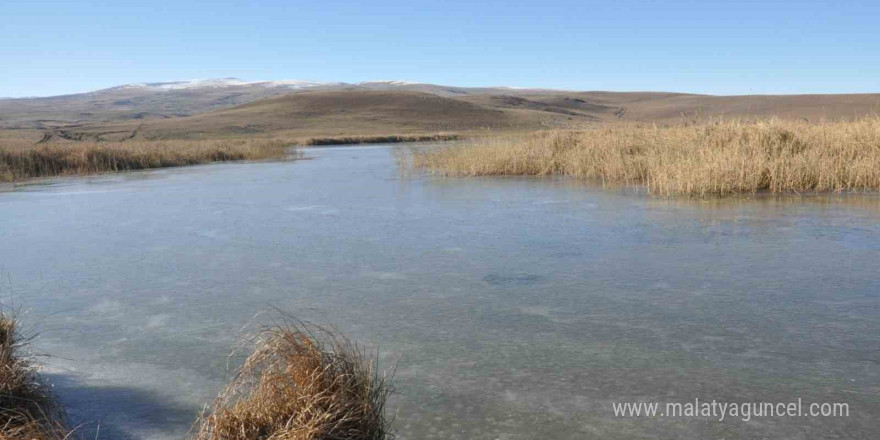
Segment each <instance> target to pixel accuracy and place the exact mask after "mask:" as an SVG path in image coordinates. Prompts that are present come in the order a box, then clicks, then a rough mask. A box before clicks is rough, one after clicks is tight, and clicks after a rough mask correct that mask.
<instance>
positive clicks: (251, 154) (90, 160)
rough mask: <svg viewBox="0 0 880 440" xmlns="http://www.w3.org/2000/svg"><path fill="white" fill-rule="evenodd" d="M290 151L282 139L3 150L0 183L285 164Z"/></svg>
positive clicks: (137, 142) (63, 145) (74, 144)
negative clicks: (233, 163) (224, 164)
mask: <svg viewBox="0 0 880 440" xmlns="http://www.w3.org/2000/svg"><path fill="white" fill-rule="evenodd" d="M288 145H289V143H288V142H285V141H284V140H280V139H220V140H203V141H183V140H165V141H143V140H130V141H123V142H72V143H57V144H55V143H49V144H45V145H34V146H32V147H31V148H21V147H20V146H18V147H16V148H13V147H12V146H10V147H7V148H4V146H3V145H2V144H0V181H7V182H10V181H19V180H23V179H28V178H35V177H51V176H63V175H75V174H95V173H105V172H116V171H133V170H143V169H148V168H164V167H176V166H184V165H196V164H203V163H208V162H219V161H230V160H259V159H271V158H283V157H286V156H287V155H288V149H287V147H288Z"/></svg>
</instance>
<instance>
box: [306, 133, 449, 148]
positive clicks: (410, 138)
mask: <svg viewBox="0 0 880 440" xmlns="http://www.w3.org/2000/svg"><path fill="white" fill-rule="evenodd" d="M457 139H460V135H458V134H455V133H437V134H393V135H364V136H336V137H313V138H307V139H303V140H301V141H300V142H299V144H300V145H309V146H314V145H346V144H386V143H398V142H440V141H454V140H457Z"/></svg>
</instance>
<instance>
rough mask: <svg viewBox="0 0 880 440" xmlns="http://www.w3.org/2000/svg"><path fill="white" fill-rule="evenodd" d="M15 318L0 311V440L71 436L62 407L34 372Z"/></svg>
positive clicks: (28, 439)
mask: <svg viewBox="0 0 880 440" xmlns="http://www.w3.org/2000/svg"><path fill="white" fill-rule="evenodd" d="M28 342H29V339H28V338H27V337H24V336H22V334H21V330H20V327H19V323H18V321H17V320H16V319H15V317H14V316H12V315H10V314H9V313H6V312H2V311H0V440H60V439H66V438H69V436H70V431H69V430H68V429H67V428H66V424H65V415H64V410H63V409H62V408H61V406H60V405H59V404H58V402H57V399H56V398H55V395H54V394H53V393H52V391H51V388H50V387H49V386H48V385H47V384H45V383H44V382H43V381H42V380H41V379H40V377H39V375H38V373H37V365H36V362H35V361H34V359H33V357H32V356H31V354H30V353H29V351H28Z"/></svg>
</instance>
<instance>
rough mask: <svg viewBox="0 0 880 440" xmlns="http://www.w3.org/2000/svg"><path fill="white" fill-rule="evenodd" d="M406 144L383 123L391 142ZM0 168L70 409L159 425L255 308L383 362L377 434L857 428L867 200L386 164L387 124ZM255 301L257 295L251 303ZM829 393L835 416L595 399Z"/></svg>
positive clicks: (877, 213)
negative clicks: (30, 175)
mask: <svg viewBox="0 0 880 440" xmlns="http://www.w3.org/2000/svg"><path fill="white" fill-rule="evenodd" d="M396 148H407V147H396ZM306 157H308V158H311V159H312V160H301V161H295V162H281V163H249V164H248V163H233V164H218V165H208V166H199V167H191V168H180V169H166V170H158V171H150V172H142V173H132V174H125V175H114V176H99V177H87V178H72V179H61V180H57V181H53V182H51V183H46V184H34V185H27V186H23V187H20V188H18V189H16V190H14V191H9V192H0V271H2V272H3V278H2V283H0V294H2V296H3V302H4V303H5V304H10V303H13V302H14V306H15V307H20V308H22V309H23V310H24V311H25V312H26V313H25V315H24V316H23V321H24V323H25V326H26V327H27V328H29V329H33V330H35V331H37V332H38V333H39V338H38V339H37V340H36V347H35V348H36V350H37V351H38V352H40V353H45V354H48V355H50V357H48V358H45V359H44V360H45V362H47V363H48V364H49V370H50V372H51V374H50V377H51V379H52V381H53V382H54V383H55V384H56V389H57V391H58V393H59V394H60V396H61V397H62V399H63V400H64V402H65V403H66V404H67V405H68V406H69V408H70V409H69V411H70V413H71V415H72V417H73V418H74V420H75V421H77V422H92V423H90V424H87V425H85V426H84V427H83V429H84V430H85V432H94V430H95V429H96V427H97V424H98V422H99V423H100V429H101V437H102V438H107V439H114V440H115V439H129V438H130V439H178V438H182V437H183V436H184V435H185V433H186V432H187V430H188V429H189V426H190V424H191V423H192V422H193V420H194V418H195V415H196V414H197V413H198V411H199V410H200V408H201V407H202V405H204V404H205V403H208V402H209V401H210V400H211V399H212V398H213V397H214V396H215V395H216V393H217V391H218V390H219V389H220V388H221V387H222V386H223V384H225V381H226V364H227V355H228V353H229V352H230V349H231V348H232V346H233V344H234V343H235V341H236V339H237V337H238V334H239V330H240V329H241V328H242V327H244V326H246V325H247V324H248V323H253V322H260V321H261V320H265V319H266V318H267V317H271V310H272V309H273V308H278V309H281V310H284V311H286V312H288V313H291V314H293V315H294V316H296V317H298V318H301V319H305V320H309V321H313V322H316V323H320V324H325V325H336V326H337V327H338V328H339V329H340V330H342V331H344V332H345V333H347V334H348V335H349V336H351V337H352V338H353V339H356V340H358V341H359V342H362V343H365V344H367V345H368V346H369V347H371V348H375V347H378V349H379V350H380V351H381V353H382V365H383V366H387V367H391V366H393V365H395V363H396V364H397V366H398V367H397V374H396V377H395V379H396V380H395V385H396V388H397V390H398V394H397V395H396V397H395V398H394V401H393V403H394V404H393V407H392V410H393V411H394V412H396V414H397V423H396V425H397V427H398V430H399V437H400V438H402V439H409V440H424V439H440V438H443V439H487V440H488V439H524V440H525V439H529V440H531V439H537V438H542V439H580V438H602V439H632V438H642V439H669V438H676V439H700V440H703V439H709V438H718V439H720V438H724V439H740V438H742V439H754V438H772V439H783V438H785V439H805V438H820V437H833V438H852V439H868V438H876V437H875V436H876V435H877V433H878V432H880V198H878V196H876V195H869V196H821V197H820V196H816V197H805V198H792V197H788V198H766V199H759V200H753V201H743V200H723V201H714V202H699V201H689V200H661V199H652V198H649V197H645V196H639V195H632V194H621V193H618V192H614V191H602V190H601V189H597V188H593V187H589V186H586V185H584V184H581V183H578V182H574V181H570V180H565V179H547V180H538V179H440V178H426V177H419V176H412V177H409V178H404V177H401V175H400V173H399V171H398V168H397V162H396V159H395V156H394V148H392V147H331V148H313V149H309V150H307V151H306ZM260 312H269V313H267V314H264V315H261V316H257V317H255V315H257V314H258V313H260ZM695 398H699V399H700V400H701V401H709V400H712V399H715V400H717V401H725V402H788V401H795V400H797V399H798V398H801V399H802V400H803V402H845V403H848V405H849V408H850V415H849V417H845V418H822V417H817V418H813V417H802V418H784V417H775V418H753V419H752V420H750V421H748V422H746V421H742V420H730V419H727V420H724V421H723V422H718V421H717V420H714V419H712V418H699V417H697V418H669V417H666V418H659V417H658V418H644V417H643V418H633V417H615V415H614V413H613V410H612V403H614V402H636V401H646V402H651V401H658V402H688V401H693V400H694V399H695Z"/></svg>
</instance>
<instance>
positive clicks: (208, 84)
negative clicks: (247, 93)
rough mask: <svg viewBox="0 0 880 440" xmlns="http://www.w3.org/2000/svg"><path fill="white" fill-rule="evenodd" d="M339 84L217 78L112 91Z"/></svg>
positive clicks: (128, 87)
mask: <svg viewBox="0 0 880 440" xmlns="http://www.w3.org/2000/svg"><path fill="white" fill-rule="evenodd" d="M336 84H340V83H323V82H315V81H302V80H293V79H290V80H280V81H244V80H240V79H238V78H218V79H194V80H188V81H168V82H153V83H136V84H126V85H123V86H119V87H114V89H117V90H118V89H149V90H157V91H169V90H188V89H206V88H224V87H240V86H259V87H266V88H275V87H279V88H286V89H304V88H309V87H318V86H328V85H336Z"/></svg>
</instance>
